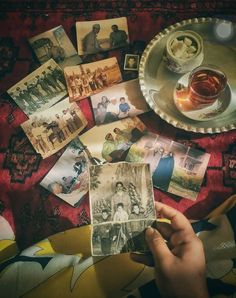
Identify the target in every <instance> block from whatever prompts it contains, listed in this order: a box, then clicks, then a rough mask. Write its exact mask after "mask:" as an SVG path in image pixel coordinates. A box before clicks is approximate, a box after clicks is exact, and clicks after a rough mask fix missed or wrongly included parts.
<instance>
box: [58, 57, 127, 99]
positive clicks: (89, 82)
mask: <svg viewBox="0 0 236 298" xmlns="http://www.w3.org/2000/svg"><path fill="white" fill-rule="evenodd" d="M64 72H65V79H66V83H67V87H68V92H69V97H70V101H71V102H72V101H76V100H80V99H83V98H86V97H88V96H90V95H93V94H96V93H98V92H101V91H103V90H104V89H105V88H107V87H110V86H112V85H114V84H117V83H119V82H121V81H122V76H121V72H120V68H119V65H118V62H117V59H116V58H115V57H112V58H108V59H104V60H100V61H96V62H92V63H87V64H80V65H77V66H70V67H66V68H65V69H64Z"/></svg>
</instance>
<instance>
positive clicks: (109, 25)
mask: <svg viewBox="0 0 236 298" xmlns="http://www.w3.org/2000/svg"><path fill="white" fill-rule="evenodd" d="M76 34H77V44H78V53H79V55H87V54H95V53H98V52H103V51H108V50H111V49H114V48H120V47H125V46H127V45H128V44H129V34H128V25H127V19H126V18H125V17H122V18H114V19H107V20H98V21H82V22H81V21H79V22H76Z"/></svg>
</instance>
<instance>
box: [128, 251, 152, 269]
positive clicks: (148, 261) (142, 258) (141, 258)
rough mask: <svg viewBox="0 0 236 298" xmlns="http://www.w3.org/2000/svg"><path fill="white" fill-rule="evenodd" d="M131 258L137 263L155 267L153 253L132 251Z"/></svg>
mask: <svg viewBox="0 0 236 298" xmlns="http://www.w3.org/2000/svg"><path fill="white" fill-rule="evenodd" d="M130 258H131V259H132V260H133V261H134V262H137V263H140V264H143V265H146V266H149V267H154V261H153V257H152V255H151V254H149V255H148V254H146V255H144V254H136V253H131V254H130Z"/></svg>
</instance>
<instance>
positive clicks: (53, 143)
mask: <svg viewBox="0 0 236 298" xmlns="http://www.w3.org/2000/svg"><path fill="white" fill-rule="evenodd" d="M86 125H87V120H86V118H85V117H84V114H83V113H82V111H81V110H80V108H79V106H78V105H77V104H76V103H70V102H69V98H68V97H67V98H66V99H64V100H62V101H61V102H59V103H57V104H56V105H54V106H52V107H51V108H49V109H47V110H46V111H43V112H39V113H37V114H35V115H33V116H32V117H31V118H30V119H29V120H27V121H25V122H24V123H23V124H21V126H22V128H23V130H24V132H25V133H26V135H27V137H28V139H29V140H30V142H31V144H32V145H33V147H34V149H35V150H36V152H38V153H39V154H41V156H42V158H43V159H44V158H46V157H48V156H51V155H52V154H54V153H56V152H57V151H58V150H60V149H61V148H63V147H64V146H65V145H66V144H68V143H69V142H70V141H72V140H73V139H74V138H75V137H76V136H77V135H78V134H79V133H80V132H81V131H82V130H83V129H84V128H85V127H86Z"/></svg>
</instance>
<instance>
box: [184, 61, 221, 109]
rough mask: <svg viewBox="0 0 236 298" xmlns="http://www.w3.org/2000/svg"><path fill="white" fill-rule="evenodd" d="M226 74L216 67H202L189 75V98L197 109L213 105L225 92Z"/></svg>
mask: <svg viewBox="0 0 236 298" xmlns="http://www.w3.org/2000/svg"><path fill="white" fill-rule="evenodd" d="M226 85H227V78H226V75H225V73H224V72H223V71H222V70H220V69H219V68H218V67H217V66H214V65H201V66H199V67H197V68H195V69H194V70H193V71H192V72H191V73H190V75H189V81H188V98H189V100H190V101H191V102H192V104H193V106H194V107H195V108H204V107H207V106H210V105H212V104H213V103H214V102H215V101H216V100H217V99H218V98H219V97H220V95H221V94H222V92H223V91H224V90H225V87H226Z"/></svg>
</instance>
